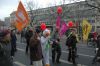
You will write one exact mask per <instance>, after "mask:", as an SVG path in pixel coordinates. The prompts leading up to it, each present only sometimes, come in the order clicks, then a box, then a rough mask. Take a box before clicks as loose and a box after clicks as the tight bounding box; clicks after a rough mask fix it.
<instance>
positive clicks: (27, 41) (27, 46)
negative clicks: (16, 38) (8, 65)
mask: <svg viewBox="0 0 100 66" xmlns="http://www.w3.org/2000/svg"><path fill="white" fill-rule="evenodd" d="M26 43H27V45H26V53H28V49H29V40H26Z"/></svg>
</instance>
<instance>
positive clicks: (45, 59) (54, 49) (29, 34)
mask: <svg viewBox="0 0 100 66" xmlns="http://www.w3.org/2000/svg"><path fill="white" fill-rule="evenodd" d="M16 34H17V33H16V30H10V29H8V30H1V31H0V66H13V57H14V56H15V52H17V48H16V42H17V36H16ZM20 34H21V42H22V41H23V38H25V39H26V44H27V45H26V49H25V51H26V52H25V53H26V54H28V53H30V54H29V55H30V65H34V66H50V59H49V58H50V56H49V55H50V54H49V53H50V51H49V50H50V49H51V53H52V63H53V64H55V63H57V64H60V63H61V62H60V60H59V59H60V57H61V55H62V53H61V51H62V50H61V44H60V41H61V37H60V36H59V33H58V31H57V30H55V31H50V30H49V29H45V30H44V31H41V30H40V29H39V28H36V29H35V30H34V31H33V30H32V29H27V30H26V31H24V30H23V31H21V32H20ZM78 42H79V39H78V36H77V33H76V30H75V29H71V32H70V34H69V35H68V36H67V38H66V44H65V45H66V46H67V47H68V51H69V53H68V61H69V62H71V63H73V65H77V62H76V61H75V59H76V57H78V55H77V46H76V45H77V43H78ZM95 42H96V44H97V46H96V51H97V53H96V56H95V57H94V59H93V62H92V63H93V64H94V63H96V62H97V61H98V60H97V59H98V56H100V35H99V34H98V35H97V37H96V40H95Z"/></svg>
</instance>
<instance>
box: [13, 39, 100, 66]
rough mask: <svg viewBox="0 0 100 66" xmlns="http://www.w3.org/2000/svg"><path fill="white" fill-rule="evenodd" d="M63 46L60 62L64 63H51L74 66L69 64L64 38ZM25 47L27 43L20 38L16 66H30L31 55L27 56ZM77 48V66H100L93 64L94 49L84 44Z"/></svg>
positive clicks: (55, 65) (15, 60) (57, 65)
mask: <svg viewBox="0 0 100 66" xmlns="http://www.w3.org/2000/svg"><path fill="white" fill-rule="evenodd" d="M61 44H62V55H61V59H60V61H61V62H62V63H61V64H52V62H51V66H73V64H72V63H69V62H68V61H67V57H68V50H67V47H66V46H65V40H64V38H62V40H61ZM25 46H26V43H25V41H24V42H22V43H21V42H20V38H18V41H17V49H18V51H17V52H16V55H15V58H14V66H30V65H29V64H30V63H29V62H30V61H29V55H26V54H25ZM77 47H78V55H79V57H78V58H77V59H76V61H77V66H100V64H99V63H97V64H96V65H92V64H91V61H92V59H93V57H94V56H95V53H94V48H92V47H87V46H86V45H85V44H82V43H79V44H77ZM50 56H51V53H50ZM50 61H51V57H50Z"/></svg>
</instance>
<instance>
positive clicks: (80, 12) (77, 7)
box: [10, 1, 100, 31]
mask: <svg viewBox="0 0 100 66" xmlns="http://www.w3.org/2000/svg"><path fill="white" fill-rule="evenodd" d="M59 6H61V7H62V9H63V12H62V14H60V16H61V20H62V21H64V22H66V23H68V21H73V22H74V23H75V24H76V23H77V24H78V27H77V29H78V30H79V31H80V30H81V28H80V27H81V25H82V21H83V19H87V20H88V22H89V23H90V24H91V25H92V27H93V28H92V31H97V29H99V27H100V26H99V25H100V21H99V19H100V16H99V12H98V10H97V9H96V8H92V7H90V6H88V5H87V3H86V2H85V1H81V2H76V3H71V4H63V5H59ZM57 7H58V6H52V7H48V8H41V9H37V10H33V11H29V12H28V13H29V16H30V18H31V19H33V21H32V22H33V23H34V24H36V25H40V24H41V23H42V22H44V23H46V24H47V25H51V26H55V23H56V19H57V16H58V14H57ZM12 14H13V15H14V13H12ZM12 14H11V15H10V16H11V20H13V19H14V18H15V17H14V16H13V15H12Z"/></svg>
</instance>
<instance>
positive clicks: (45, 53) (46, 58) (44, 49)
mask: <svg viewBox="0 0 100 66" xmlns="http://www.w3.org/2000/svg"><path fill="white" fill-rule="evenodd" d="M48 40H49V38H46V37H44V36H42V37H41V47H42V53H43V62H44V64H45V65H46V64H50V62H49V48H48V47H47V44H48Z"/></svg>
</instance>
